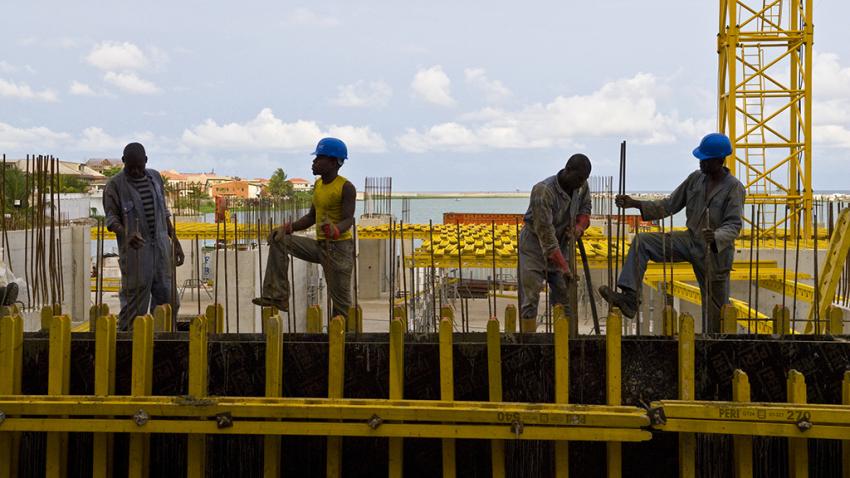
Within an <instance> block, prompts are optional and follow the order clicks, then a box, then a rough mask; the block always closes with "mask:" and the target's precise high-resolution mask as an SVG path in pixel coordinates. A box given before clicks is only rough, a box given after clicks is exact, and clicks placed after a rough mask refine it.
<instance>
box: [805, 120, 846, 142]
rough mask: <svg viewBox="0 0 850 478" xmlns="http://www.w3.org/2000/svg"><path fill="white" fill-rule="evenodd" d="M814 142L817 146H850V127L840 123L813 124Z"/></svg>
mask: <svg viewBox="0 0 850 478" xmlns="http://www.w3.org/2000/svg"><path fill="white" fill-rule="evenodd" d="M812 143H813V144H814V145H815V146H827V147H836V148H850V128H848V127H847V126H846V125H838V124H829V125H815V126H812Z"/></svg>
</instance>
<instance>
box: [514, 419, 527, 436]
mask: <svg viewBox="0 0 850 478" xmlns="http://www.w3.org/2000/svg"><path fill="white" fill-rule="evenodd" d="M524 430H525V424H523V423H522V420H520V419H516V420H514V421H513V422H511V432H513V434H514V435H515V436H516V438H517V440H519V436H520V435H522V432H523V431H524Z"/></svg>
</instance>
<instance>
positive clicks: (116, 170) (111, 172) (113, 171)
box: [100, 166, 124, 178]
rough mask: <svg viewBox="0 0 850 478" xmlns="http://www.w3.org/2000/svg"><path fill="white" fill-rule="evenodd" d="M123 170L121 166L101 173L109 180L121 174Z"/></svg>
mask: <svg viewBox="0 0 850 478" xmlns="http://www.w3.org/2000/svg"><path fill="white" fill-rule="evenodd" d="M122 169H124V168H122V167H121V166H113V167H111V168H106V169H104V170H103V171H101V172H100V174H103V175H104V176H106V177H107V178H111V177H112V176H115V175H116V174H118V173H120V172H121V170H122Z"/></svg>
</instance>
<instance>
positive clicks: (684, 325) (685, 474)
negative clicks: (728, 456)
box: [679, 314, 697, 478]
mask: <svg viewBox="0 0 850 478" xmlns="http://www.w3.org/2000/svg"><path fill="white" fill-rule="evenodd" d="M694 346H695V344H694V318H693V317H691V315H690V314H682V316H681V318H680V320H679V400H694V399H695V398H694V396H695V393H694V388H695V387H694V354H695V351H694ZM696 449H697V446H696V435H695V434H693V433H679V476H680V477H682V478H694V477H695V476H696Z"/></svg>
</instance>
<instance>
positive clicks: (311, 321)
mask: <svg viewBox="0 0 850 478" xmlns="http://www.w3.org/2000/svg"><path fill="white" fill-rule="evenodd" d="M307 333H308V334H321V333H322V307H321V306H320V305H316V304H313V305H311V306H310V307H307Z"/></svg>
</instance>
